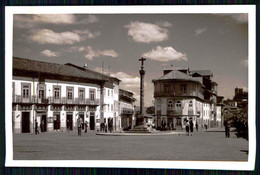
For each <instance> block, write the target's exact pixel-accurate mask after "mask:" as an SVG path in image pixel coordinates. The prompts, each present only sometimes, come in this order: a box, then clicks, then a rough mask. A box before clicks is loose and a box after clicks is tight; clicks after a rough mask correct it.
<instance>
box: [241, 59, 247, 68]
mask: <svg viewBox="0 0 260 175" xmlns="http://www.w3.org/2000/svg"><path fill="white" fill-rule="evenodd" d="M240 64H242V65H243V66H246V67H247V66H248V59H243V60H241V61H240Z"/></svg>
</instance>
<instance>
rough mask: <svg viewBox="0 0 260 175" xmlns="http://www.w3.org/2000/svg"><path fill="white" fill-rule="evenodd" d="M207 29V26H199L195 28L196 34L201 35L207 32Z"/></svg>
mask: <svg viewBox="0 0 260 175" xmlns="http://www.w3.org/2000/svg"><path fill="white" fill-rule="evenodd" d="M206 31H207V28H197V29H196V30H195V35H196V36H197V35H200V34H202V33H204V32H206Z"/></svg>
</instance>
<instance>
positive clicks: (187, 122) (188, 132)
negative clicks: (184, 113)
mask: <svg viewBox="0 0 260 175" xmlns="http://www.w3.org/2000/svg"><path fill="white" fill-rule="evenodd" d="M185 126H186V133H187V134H186V135H187V136H189V135H190V124H189V121H188V120H186V125H185Z"/></svg>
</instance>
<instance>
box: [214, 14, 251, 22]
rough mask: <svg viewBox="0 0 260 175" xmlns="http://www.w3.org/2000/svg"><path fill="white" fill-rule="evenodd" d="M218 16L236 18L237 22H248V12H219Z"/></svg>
mask: <svg viewBox="0 0 260 175" xmlns="http://www.w3.org/2000/svg"><path fill="white" fill-rule="evenodd" d="M217 15H218V16H225V17H228V18H231V19H233V20H235V21H236V22H237V23H248V14H247V13H238V14H235V13H230V14H227V13H225V14H217Z"/></svg>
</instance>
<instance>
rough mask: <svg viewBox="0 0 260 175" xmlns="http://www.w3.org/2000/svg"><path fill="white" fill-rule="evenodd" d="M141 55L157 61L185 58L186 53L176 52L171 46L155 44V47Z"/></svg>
mask: <svg viewBox="0 0 260 175" xmlns="http://www.w3.org/2000/svg"><path fill="white" fill-rule="evenodd" d="M143 57H145V58H148V59H152V60H157V61H171V60H187V57H186V54H183V53H181V52H177V51H176V50H175V49H174V48H173V47H171V46H168V47H161V46H157V47H156V48H155V49H152V50H151V51H149V52H146V53H144V54H143Z"/></svg>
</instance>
